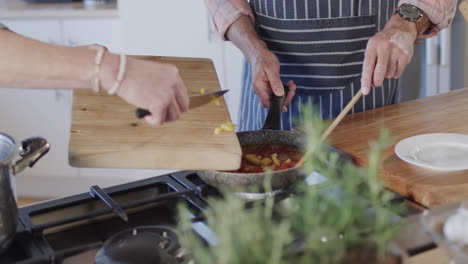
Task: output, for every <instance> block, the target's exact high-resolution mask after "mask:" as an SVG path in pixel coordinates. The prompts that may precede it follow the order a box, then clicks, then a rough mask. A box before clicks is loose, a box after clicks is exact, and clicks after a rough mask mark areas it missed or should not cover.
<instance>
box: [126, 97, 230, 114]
mask: <svg viewBox="0 0 468 264" xmlns="http://www.w3.org/2000/svg"><path fill="white" fill-rule="evenodd" d="M228 91H229V90H222V91H216V92H211V93H204V94H195V95H191V96H190V104H189V109H194V108H196V107H199V106H202V105H205V104H207V103H209V102H211V101H213V100H214V99H216V98H218V97H221V96H223V95H224V94H225V93H227V92H228ZM150 114H151V113H150V112H149V111H148V110H146V109H142V108H138V109H137V110H136V111H135V115H136V117H138V118H140V119H141V118H143V117H145V116H147V115H150Z"/></svg>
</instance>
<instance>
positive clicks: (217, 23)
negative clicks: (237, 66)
mask: <svg viewBox="0 0 468 264" xmlns="http://www.w3.org/2000/svg"><path fill="white" fill-rule="evenodd" d="M205 4H206V7H207V8H208V12H209V14H210V16H211V18H212V19H213V23H214V27H215V30H216V32H218V35H219V36H220V37H221V38H222V39H224V40H225V39H226V31H227V30H228V28H229V27H230V26H231V24H232V23H234V21H236V20H237V19H238V18H239V17H240V16H242V15H246V16H249V17H250V18H251V19H252V21H254V15H253V13H252V10H251V9H250V6H249V4H248V3H247V2H246V0H205Z"/></svg>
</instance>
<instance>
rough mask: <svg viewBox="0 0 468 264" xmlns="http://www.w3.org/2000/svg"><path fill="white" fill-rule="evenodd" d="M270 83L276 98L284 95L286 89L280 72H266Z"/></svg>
mask: <svg viewBox="0 0 468 264" xmlns="http://www.w3.org/2000/svg"><path fill="white" fill-rule="evenodd" d="M265 73H266V75H267V77H268V82H269V83H270V87H271V89H272V91H273V93H274V94H275V95H276V96H283V95H284V87H283V83H282V82H281V78H280V76H279V72H276V71H271V70H267V71H265Z"/></svg>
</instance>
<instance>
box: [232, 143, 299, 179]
mask: <svg viewBox="0 0 468 264" xmlns="http://www.w3.org/2000/svg"><path fill="white" fill-rule="evenodd" d="M242 152H243V155H242V162H241V168H240V169H239V170H236V171H234V172H237V173H261V172H266V171H278V170H285V169H289V168H293V167H294V166H296V164H297V162H298V161H299V160H300V159H301V157H302V155H303V153H302V152H301V151H300V150H298V149H295V148H294V147H291V146H286V145H280V144H273V145H268V146H263V147H259V146H257V145H249V146H242Z"/></svg>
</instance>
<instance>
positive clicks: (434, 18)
mask: <svg viewBox="0 0 468 264" xmlns="http://www.w3.org/2000/svg"><path fill="white" fill-rule="evenodd" d="M205 4H206V6H207V7H208V11H209V13H210V15H211V17H212V18H213V22H214V25H215V29H216V31H217V32H218V34H219V35H220V37H221V38H223V39H225V34H226V31H227V29H228V28H229V26H230V25H231V24H232V23H234V21H236V20H237V19H238V18H239V17H240V16H241V15H247V16H249V17H250V18H251V19H252V21H253V20H254V15H253V13H252V10H251V9H250V6H249V4H248V3H247V1H246V0H205ZM401 4H412V5H415V6H417V7H418V8H419V9H420V10H421V11H423V12H424V13H425V14H426V15H427V16H428V18H429V20H430V21H431V22H432V24H433V25H434V29H435V30H434V31H431V33H429V34H428V35H426V36H424V37H431V36H434V35H436V34H437V33H438V32H439V31H440V30H442V29H444V28H446V27H448V26H449V25H450V23H451V22H452V19H453V17H454V16H455V10H456V7H457V0H400V2H399V5H401Z"/></svg>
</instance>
